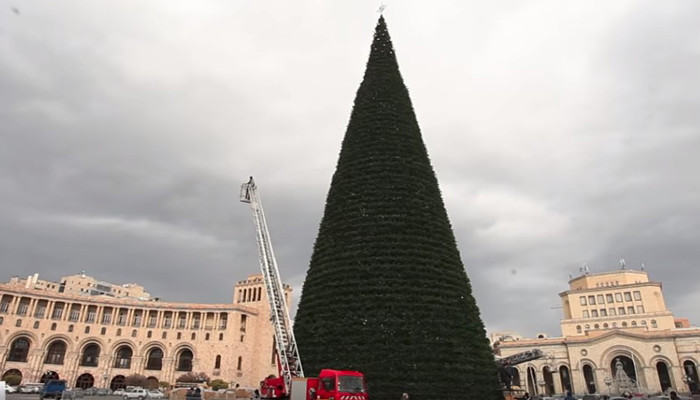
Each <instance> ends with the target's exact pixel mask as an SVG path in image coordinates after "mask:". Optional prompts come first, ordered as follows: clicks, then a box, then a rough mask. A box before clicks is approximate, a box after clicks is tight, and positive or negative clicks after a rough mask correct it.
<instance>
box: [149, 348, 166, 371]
mask: <svg viewBox="0 0 700 400" xmlns="http://www.w3.org/2000/svg"><path fill="white" fill-rule="evenodd" d="M162 368H163V350H161V349H159V348H158V347H156V348H154V349H153V350H151V351H150V352H148V358H147V360H146V369H151V370H161V369H162Z"/></svg>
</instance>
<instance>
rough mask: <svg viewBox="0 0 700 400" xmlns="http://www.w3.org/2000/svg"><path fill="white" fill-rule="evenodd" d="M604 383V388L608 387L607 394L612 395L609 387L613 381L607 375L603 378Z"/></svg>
mask: <svg viewBox="0 0 700 400" xmlns="http://www.w3.org/2000/svg"><path fill="white" fill-rule="evenodd" d="M604 382H605V386H607V387H608V394H612V391H611V389H610V386H612V383H613V379H612V378H611V377H610V376H609V375H608V376H606V377H605V381H604Z"/></svg>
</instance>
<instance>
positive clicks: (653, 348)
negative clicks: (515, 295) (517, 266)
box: [492, 264, 700, 395]
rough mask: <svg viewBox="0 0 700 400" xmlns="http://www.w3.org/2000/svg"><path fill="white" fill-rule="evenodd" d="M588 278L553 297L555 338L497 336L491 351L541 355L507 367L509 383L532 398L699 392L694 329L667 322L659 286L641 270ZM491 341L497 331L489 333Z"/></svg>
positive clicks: (699, 332)
mask: <svg viewBox="0 0 700 400" xmlns="http://www.w3.org/2000/svg"><path fill="white" fill-rule="evenodd" d="M622 267H623V269H621V270H617V271H610V272H603V273H595V274H593V273H590V272H588V269H587V268H585V269H583V270H582V274H581V275H580V276H578V277H575V278H573V279H571V280H570V281H569V289H568V290H566V291H564V292H561V293H559V297H560V298H561V302H562V310H563V314H564V315H563V319H562V320H561V330H562V336H561V337H555V338H547V337H546V335H542V334H541V335H538V338H537V339H525V338H521V337H517V338H513V335H502V336H500V337H499V338H502V339H501V340H498V339H496V340H493V342H494V343H493V344H494V349H495V351H496V354H497V355H498V356H501V357H506V356H510V355H513V354H517V353H520V352H523V351H526V350H532V349H540V350H541V351H542V352H543V353H544V357H543V358H540V359H538V360H534V361H530V362H526V363H522V364H519V365H516V366H514V367H511V375H512V378H513V379H512V384H513V385H517V386H520V387H522V388H523V389H525V390H526V391H528V392H529V393H531V394H532V393H537V394H550V395H552V394H562V393H564V391H565V390H567V389H568V390H572V391H573V392H574V393H579V394H584V393H602V394H619V393H622V392H626V391H629V392H635V393H646V394H652V393H659V392H668V391H670V390H672V389H673V390H676V391H679V392H685V393H687V392H698V391H699V390H700V386H698V372H697V366H698V361H699V360H700V353H699V351H700V329H699V328H696V327H691V326H690V324H689V322H688V320H686V319H678V318H674V316H673V314H672V313H671V311H670V310H668V309H667V308H666V303H665V301H664V297H663V292H662V285H661V283H660V282H653V281H650V280H649V277H648V274H647V272H645V271H634V270H628V269H625V266H624V264H623V265H622ZM492 336H493V337H498V334H494V335H492Z"/></svg>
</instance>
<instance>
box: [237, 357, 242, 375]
mask: <svg viewBox="0 0 700 400" xmlns="http://www.w3.org/2000/svg"><path fill="white" fill-rule="evenodd" d="M242 368H243V357H241V356H238V366H237V367H236V369H237V370H239V371H240V370H241V369H242Z"/></svg>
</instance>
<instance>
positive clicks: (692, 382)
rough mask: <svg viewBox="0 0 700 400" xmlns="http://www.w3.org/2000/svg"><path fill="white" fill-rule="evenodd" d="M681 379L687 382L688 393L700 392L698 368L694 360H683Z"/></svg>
mask: <svg viewBox="0 0 700 400" xmlns="http://www.w3.org/2000/svg"><path fill="white" fill-rule="evenodd" d="M683 373H684V378H683V380H684V381H685V382H686V383H687V384H688V390H690V393H698V392H700V385H699V383H700V381H699V380H698V369H697V366H696V365H695V363H694V362H692V361H690V360H685V361H684V362H683Z"/></svg>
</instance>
